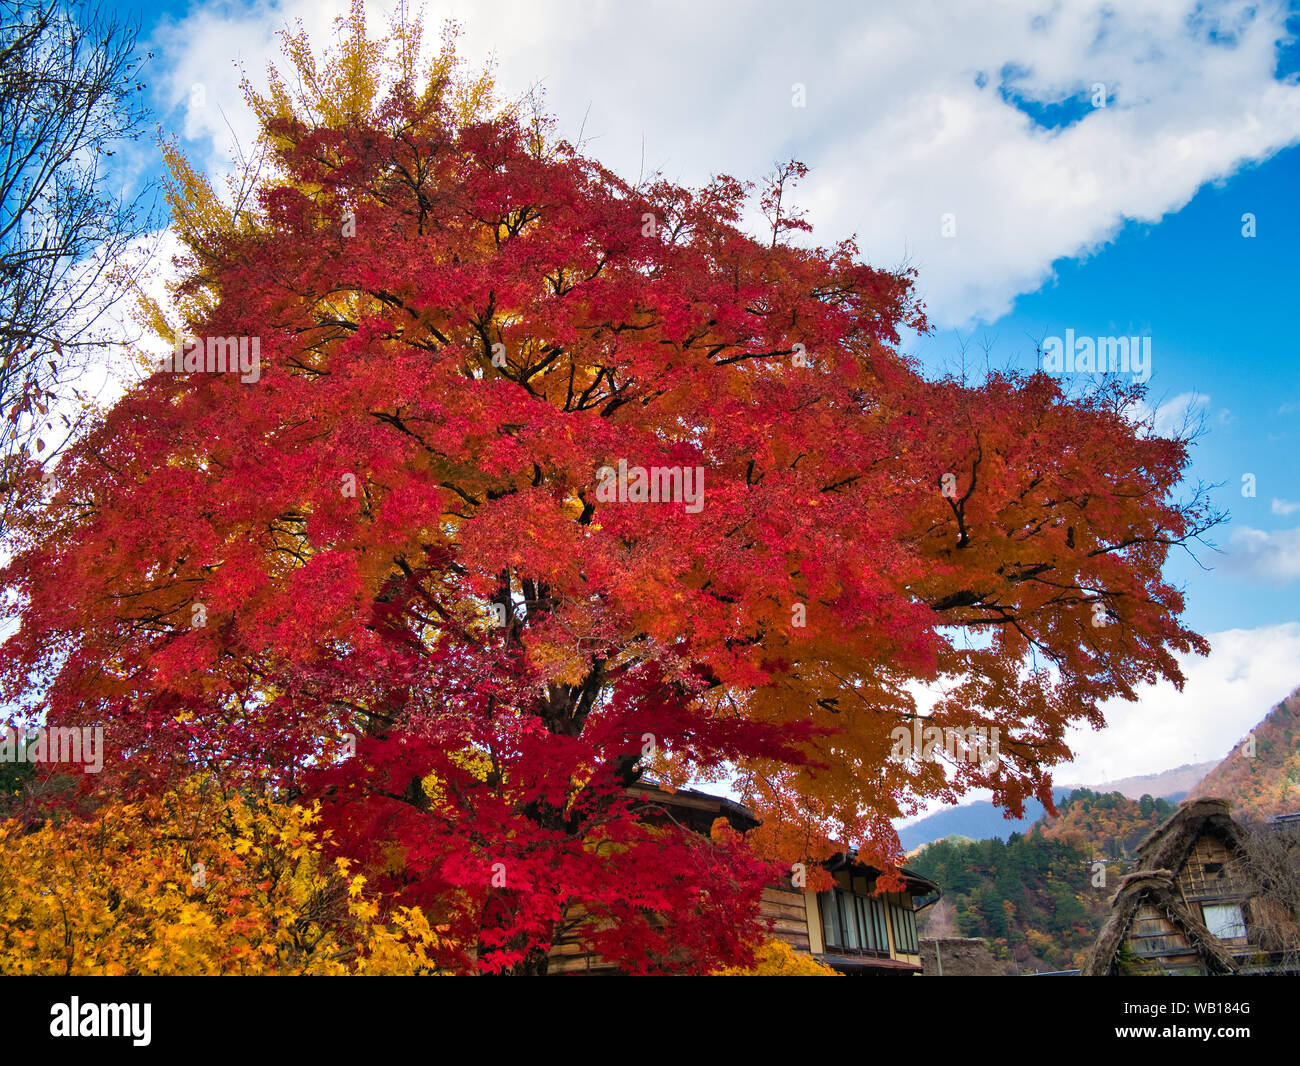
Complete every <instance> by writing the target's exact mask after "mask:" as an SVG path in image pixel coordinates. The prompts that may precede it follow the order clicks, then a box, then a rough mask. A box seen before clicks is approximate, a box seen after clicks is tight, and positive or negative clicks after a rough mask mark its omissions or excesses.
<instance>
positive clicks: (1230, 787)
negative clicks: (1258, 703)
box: [1193, 688, 1300, 819]
mask: <svg viewBox="0 0 1300 1066" xmlns="http://www.w3.org/2000/svg"><path fill="white" fill-rule="evenodd" d="M1193 795H1196V796H1222V797H1223V798H1225V799H1229V800H1231V801H1232V805H1233V815H1234V817H1237V818H1244V819H1265V818H1271V817H1273V816H1274V815H1277V814H1288V813H1291V812H1293V811H1300V688H1297V689H1296V690H1295V691H1294V692H1292V693H1291V695H1290V696H1288V697H1287V698H1286V699H1284V700H1283V701H1282V702H1281V703H1279V704H1277V705H1276V706H1275V707H1274V708H1273V709H1272V710H1271V711H1269V712H1268V714H1267V715H1266V716H1265V717H1264V719H1263V721H1261V722H1260V723H1259V725H1257V726H1255V728H1254V729H1252V730H1251V731H1250V733H1248V734H1247V735H1246V736H1245V737H1244V738H1243V739H1242V740H1241V742H1240V743H1238V744H1237V745H1236V746H1235V747H1234V748H1233V749H1232V751H1230V752H1229V753H1228V754H1227V756H1226V757H1225V758H1224V760H1223V761H1222V762H1221V763H1219V765H1218V766H1216V767H1215V768H1214V769H1213V770H1211V771H1210V772H1209V773H1208V774H1207V775H1206V776H1205V778H1204V779H1203V780H1202V781H1201V783H1200V784H1199V785H1197V786H1196V788H1195V790H1194V791H1193Z"/></svg>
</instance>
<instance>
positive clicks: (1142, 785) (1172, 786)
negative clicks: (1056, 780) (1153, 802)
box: [1065, 759, 1219, 803]
mask: <svg viewBox="0 0 1300 1066" xmlns="http://www.w3.org/2000/svg"><path fill="white" fill-rule="evenodd" d="M1218 765H1219V764H1218V763H1217V762H1216V761H1214V760H1213V759H1211V760H1210V761H1209V762H1198V763H1184V764H1183V765H1182V766H1175V767H1174V768H1173V769H1172V770H1161V771H1160V772H1159V773H1158V774H1140V775H1138V776H1137V777H1121V778H1120V779H1119V780H1117V781H1103V782H1102V783H1101V784H1100V785H1066V786H1065V787H1066V788H1070V789H1075V788H1088V789H1091V790H1092V791H1094V792H1099V793H1102V794H1106V793H1110V792H1118V793H1119V794H1120V795H1121V796H1127V797H1128V798H1129V799H1134V800H1136V799H1141V798H1142V797H1143V796H1151V797H1152V798H1154V799H1163V800H1168V801H1169V802H1170V803H1174V802H1176V801H1178V800H1180V799H1182V798H1183V797H1185V796H1186V795H1187V794H1188V793H1189V792H1191V791H1192V789H1194V788H1195V787H1196V786H1197V784H1199V783H1200V781H1201V779H1202V778H1203V777H1205V775H1206V774H1208V773H1209V772H1210V771H1211V770H1213V769H1214V768H1215V767H1216V766H1218Z"/></svg>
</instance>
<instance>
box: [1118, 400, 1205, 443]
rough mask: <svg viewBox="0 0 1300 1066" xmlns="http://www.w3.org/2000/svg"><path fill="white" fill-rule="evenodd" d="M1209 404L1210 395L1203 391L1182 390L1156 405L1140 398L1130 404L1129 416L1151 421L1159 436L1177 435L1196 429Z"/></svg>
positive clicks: (1137, 420) (1142, 421)
mask: <svg viewBox="0 0 1300 1066" xmlns="http://www.w3.org/2000/svg"><path fill="white" fill-rule="evenodd" d="M1209 405H1210V397H1209V396H1207V395H1206V394H1205V393H1203V392H1194V391H1193V392H1180V393H1179V394H1178V395H1177V396H1174V397H1173V398H1172V399H1169V400H1165V401H1164V402H1163V403H1160V404H1158V405H1156V406H1155V407H1152V406H1151V405H1150V404H1149V403H1147V402H1146V401H1145V400H1138V401H1137V402H1135V403H1133V404H1131V405H1130V407H1129V417H1130V418H1131V419H1132V420H1134V421H1135V422H1138V423H1148V422H1149V423H1151V426H1152V428H1153V430H1154V432H1155V434H1156V436H1158V437H1175V436H1179V435H1185V434H1187V433H1188V432H1191V431H1194V430H1195V429H1196V427H1197V426H1198V425H1199V424H1200V422H1201V421H1202V420H1203V419H1204V417H1205V412H1206V411H1207V409H1208V408H1209Z"/></svg>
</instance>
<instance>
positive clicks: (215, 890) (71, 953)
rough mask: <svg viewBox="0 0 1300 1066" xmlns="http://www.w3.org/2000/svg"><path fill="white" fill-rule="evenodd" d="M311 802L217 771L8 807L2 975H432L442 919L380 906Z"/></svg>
mask: <svg viewBox="0 0 1300 1066" xmlns="http://www.w3.org/2000/svg"><path fill="white" fill-rule="evenodd" d="M318 821H319V815H318V813H317V811H316V810H315V809H314V808H309V807H301V806H297V805H294V804H284V803H274V802H269V801H263V800H258V801H253V800H249V799H246V798H244V797H240V796H223V795H222V794H221V793H220V791H219V790H218V789H217V788H215V787H214V786H213V784H212V783H211V782H202V781H198V780H194V781H191V782H189V783H188V784H187V785H186V786H184V787H183V788H182V789H179V790H177V791H173V792H168V793H166V794H164V795H163V796H161V797H158V798H156V799H151V800H148V801H145V802H141V803H122V802H118V801H109V802H108V803H107V804H105V805H104V806H102V807H101V808H100V809H99V810H97V811H96V812H95V813H94V814H93V815H92V816H88V817H81V818H69V819H66V820H60V821H58V822H48V823H46V824H45V825H44V826H41V827H40V828H38V829H35V830H33V829H32V828H31V827H30V826H28V827H24V826H23V825H22V824H21V823H20V822H19V821H17V820H8V821H0V974H5V975H11V974H49V975H54V974H77V975H119V974H159V973H167V974H321V975H331V974H333V975H342V974H428V973H435V972H437V966H436V963H435V959H434V956H435V952H436V949H437V947H438V945H439V944H440V942H441V941H440V936H441V933H440V930H438V929H437V928H435V927H433V926H432V925H431V924H430V922H429V920H428V918H427V917H426V916H425V915H424V914H423V913H422V912H421V911H419V910H418V909H415V908H397V909H396V910H394V911H393V912H392V913H390V914H388V915H386V916H384V917H382V918H381V915H380V907H379V904H378V902H377V900H376V899H375V898H374V897H373V895H372V894H370V893H368V892H367V890H366V885H365V878H363V877H360V876H349V873H348V865H347V861H346V860H344V859H338V860H334V861H333V862H331V861H330V860H329V859H328V858H327V857H326V856H325V854H324V852H323V850H322V846H321V845H322V835H321V834H320V833H319V831H318V829H317V828H316V826H317V823H318Z"/></svg>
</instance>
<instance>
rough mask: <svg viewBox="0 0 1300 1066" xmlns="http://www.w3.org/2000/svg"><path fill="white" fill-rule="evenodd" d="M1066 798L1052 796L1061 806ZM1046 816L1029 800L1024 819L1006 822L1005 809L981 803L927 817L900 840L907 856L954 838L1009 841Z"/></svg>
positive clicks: (1062, 793)
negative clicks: (948, 838)
mask: <svg viewBox="0 0 1300 1066" xmlns="http://www.w3.org/2000/svg"><path fill="white" fill-rule="evenodd" d="M1067 795H1069V790H1068V789H1057V790H1055V791H1054V792H1053V793H1052V796H1053V798H1054V799H1055V800H1056V802H1057V804H1058V806H1059V804H1060V803H1061V801H1062V800H1063V799H1064V798H1065V797H1066V796H1067ZM1046 813H1047V811H1046V810H1045V809H1044V807H1043V805H1042V804H1041V803H1039V802H1038V801H1037V800H1035V799H1030V800H1026V801H1025V817H1023V818H1012V819H1007V818H1006V811H1004V810H1003V808H1001V807H995V806H993V804H992V803H990V802H988V800H978V801H977V802H975V803H963V804H961V805H960V806H957V807H949V808H948V809H946V810H942V811H935V813H934V814H927V815H926V816H925V817H924V818H922V819H921V820H920V821H917V822H913V823H912V824H911V825H909V826H904V827H903V828H901V829H899V830H898V839H899V842H900V843H901V844H902V845H903V850H904V851H906V852H910V851H913V850H915V849H916V848H919V847H920V846H921V845H922V844H929V843H932V842H933V841H935V840H942V839H943V838H944V837H952V836H959V837H969V838H970V839H972V840H994V839H996V840H1006V839H1007V837H1009V836H1010V835H1011V834H1012V833H1023V832H1025V831H1026V830H1027V829H1028V828H1029V827H1030V826H1031V825H1033V824H1034V823H1035V822H1036V821H1038V820H1039V819H1040V818H1042V817H1043V815H1044V814H1046Z"/></svg>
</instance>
